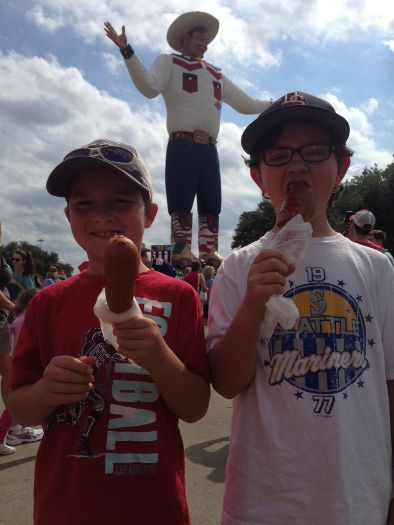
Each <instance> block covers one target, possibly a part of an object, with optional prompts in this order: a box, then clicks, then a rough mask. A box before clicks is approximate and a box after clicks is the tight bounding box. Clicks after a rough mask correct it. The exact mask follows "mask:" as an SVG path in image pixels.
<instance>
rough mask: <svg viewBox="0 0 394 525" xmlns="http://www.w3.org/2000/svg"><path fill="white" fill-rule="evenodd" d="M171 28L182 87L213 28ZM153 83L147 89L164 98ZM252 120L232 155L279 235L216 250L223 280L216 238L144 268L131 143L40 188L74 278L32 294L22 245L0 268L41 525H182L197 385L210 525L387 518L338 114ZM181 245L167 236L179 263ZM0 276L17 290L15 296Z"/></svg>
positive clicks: (376, 373)
mask: <svg viewBox="0 0 394 525" xmlns="http://www.w3.org/2000/svg"><path fill="white" fill-rule="evenodd" d="M186 18H187V20H188V23H189V24H190V23H191V20H193V17H186ZM182 20H184V19H182ZM201 20H209V18H208V19H207V17H205V18H204V17H203V18H202V19H201ZM214 27H216V26H214ZM182 28H183V29H182V30H183V31H184V34H183V35H182V34H181V35H180V37H181V40H180V44H179V45H180V46H181V47H180V50H181V52H186V51H185V49H188V50H189V51H190V49H191V48H190V47H186V48H185V47H184V45H186V44H187V43H189V42H191V41H192V42H194V41H195V40H197V41H198V42H199V45H196V46H195V48H194V49H195V50H197V51H194V54H195V55H196V56H197V58H199V59H200V60H195V58H196V57H195V56H193V57H184V56H183V55H182V56H181V59H182V60H181V62H182V64H183V65H184V66H185V64H186V65H187V66H188V67H187V68H186V69H187V71H188V72H187V73H185V74H184V76H183V82H184V83H186V85H187V86H188V87H189V88H190V83H191V82H192V79H193V78H194V77H193V73H192V72H193V71H194V69H195V68H197V67H198V68H199V69H200V66H201V68H209V67H211V66H210V65H209V64H206V63H205V62H204V61H203V60H202V58H203V55H204V52H205V50H206V47H207V43H209V41H210V39H212V38H213V37H212V34H213V33H214V32H215V29H213V30H211V29H210V28H207V27H205V26H204V25H203V24H202V23H201V25H199V26H197V27H196V26H193V25H191V26H190V27H189V26H187V24H186V26H185V25H183V26H182ZM106 29H107V35H108V36H109V37H110V38H111V39H112V40H113V41H114V42H115V43H116V44H117V45H118V46H119V47H120V49H121V52H122V55H123V56H124V58H125V60H126V65H127V67H128V68H129V72H130V74H131V75H132V78H133V80H134V81H135V82H136V78H137V80H138V75H140V77H141V78H145V77H146V76H147V73H146V71H145V69H144V68H143V66H142V64H141V63H140V62H139V60H138V59H137V57H136V56H135V54H134V50H133V49H132V48H131V46H130V44H128V43H127V39H126V35H125V30H124V29H123V30H122V33H121V34H120V35H118V34H117V33H116V32H115V31H114V30H113V28H112V26H111V25H110V24H108V23H107V24H106ZM178 30H180V29H179V27H178ZM212 31H213V33H212ZM215 34H216V33H215ZM204 38H205V40H204ZM170 40H171V39H170ZM171 41H172V40H171ZM176 45H177V44H176ZM182 50H183V51H182ZM171 56H172V55H171ZM168 60H169V59H168V57H167V58H166V59H165V60H164V62H165V63H167V62H168ZM170 60H171V61H173V60H175V61H176V60H180V59H179V57H178V58H177V57H176V56H175V58H171V59H170ZM162 61H163V60H161V61H159V65H158V66H157V67H159V66H160V63H161V62H162ZM185 67H186V66H185ZM167 70H168V68H166V67H162V68H161V69H160V70H159V73H161V75H162V76H163V75H165V71H167ZM215 71H216V70H215ZM210 74H212V72H211V73H210ZM133 75H134V76H133ZM148 78H149V79H150V80H151V81H152V82H153V80H154V79H153V80H152V78H151V76H148ZM160 78H161V77H160ZM156 80H157V79H156ZM194 81H196V79H194ZM194 81H193V82H194ZM152 82H151V84H152ZM213 85H214V86H215V89H216V91H217V90H219V88H221V84H220V83H219V85H217V84H213ZM226 85H227V81H226V83H224V84H223V86H224V87H225V86H226ZM152 86H153V84H152V85H151V91H150V94H151V96H155V94H157V93H159V92H162V91H163V90H162V89H159V88H160V87H162V86H156V88H157V89H153V87H152ZM233 89H235V86H233V87H231V88H230V90H233ZM216 91H215V93H216ZM224 96H225V93H223V97H224ZM224 100H225V98H224ZM170 107H171V104H170V105H169V108H170ZM264 108H265V109H264V110H263V112H262V113H261V114H260V115H259V116H258V117H257V118H256V119H255V120H253V121H252V122H251V123H250V124H249V125H248V126H247V127H246V129H245V130H244V132H243V134H242V138H241V146H242V148H243V150H244V152H245V153H246V154H247V155H248V158H247V159H246V163H247V165H248V167H249V172H250V176H251V178H252V181H253V182H254V183H255V185H256V187H257V188H258V189H257V191H258V193H259V194H261V195H263V197H264V198H267V199H269V200H270V201H271V203H272V205H273V207H274V209H275V215H276V223H275V225H274V227H273V228H272V230H271V231H268V232H266V233H265V234H264V235H263V236H262V237H261V238H260V239H258V240H256V241H255V242H253V243H252V244H249V245H247V246H245V247H243V248H241V249H239V250H236V251H234V252H232V253H231V254H230V255H228V256H227V257H226V258H225V259H224V260H223V261H222V262H221V258H220V262H221V264H219V265H216V266H218V269H217V271H216V268H215V265H214V264H212V265H211V264H208V263H209V261H210V260H215V261H216V262H217V258H216V256H215V254H216V251H215V250H216V240H215V238H213V240H212V239H211V241H212V242H211V241H210V244H209V254H210V257H209V258H208V257H205V258H202V260H196V258H191V259H192V260H191V261H190V262H191V264H190V266H188V267H185V268H184V269H183V271H182V275H181V274H180V273H179V270H177V269H176V268H174V267H173V265H172V264H171V261H167V260H165V259H159V258H154V259H153V260H152V258H151V252H150V250H149V249H148V248H147V247H146V246H145V245H144V244H143V242H142V241H143V238H144V235H145V233H146V229H148V228H149V227H150V226H151V225H152V223H153V222H154V220H155V217H156V214H157V209H158V207H157V204H156V203H155V200H154V194H153V187H152V182H151V179H150V175H149V170H148V168H147V166H146V164H145V162H144V160H143V159H142V157H141V155H140V154H139V153H138V151H137V149H136V148H134V147H133V146H131V145H129V144H126V143H121V142H118V141H114V140H112V139H98V140H94V141H92V142H89V143H87V144H83V145H82V146H80V147H78V148H76V149H74V150H72V151H70V152H68V153H67V154H66V155H65V156H64V158H63V160H61V161H59V163H58V164H57V165H56V166H55V167H54V168H53V169H52V171H51V173H50V174H49V177H48V179H47V185H46V188H47V191H48V193H49V194H50V195H53V196H55V197H60V198H63V199H65V203H66V208H65V214H66V217H67V221H68V223H69V225H70V228H71V232H72V235H73V236H74V239H75V242H76V243H77V244H78V245H79V246H80V247H81V248H82V249H83V250H84V251H85V252H86V259H87V260H86V261H85V262H84V263H83V270H82V271H80V272H79V273H78V274H76V275H74V276H71V277H70V278H68V279H66V280H59V281H58V279H59V276H58V274H57V272H56V269H54V268H50V269H48V274H47V276H46V279H45V281H44V283H43V286H42V287H41V289H40V290H39V291H38V292H37V291H34V292H33V291H32V290H34V288H35V283H34V279H33V276H34V264H33V261H32V260H31V258H30V257H29V255H28V254H27V252H23V251H21V250H16V251H15V252H14V253H13V255H12V261H11V262H12V266H13V270H11V269H10V268H7V266H8V265H7V263H6V261H4V264H3V263H2V268H1V271H2V273H1V275H2V278H3V275H4V281H3V282H2V283H1V285H2V290H3V293H2V294H1V296H0V299H1V303H0V341H1V344H2V346H1V352H0V363H1V366H2V368H1V373H2V378H3V381H2V395H3V399H4V402H5V405H6V407H7V408H6V412H5V415H4V414H3V415H4V421H3V422H2V426H1V425H0V429H1V428H3V430H2V432H3V434H4V429H5V432H7V431H8V435H9V436H13V435H14V430H13V429H11V430H8V429H9V428H10V425H11V424H12V423H13V422H14V424H15V425H19V427H18V428H17V430H16V432H26V429H29V432H36V433H37V434H36V437H37V439H39V440H41V443H40V447H39V450H38V454H37V458H36V467H35V490H34V522H35V524H36V525H52V524H53V523H57V524H58V525H68V524H69V523H85V522H86V523H96V524H103V525H104V524H107V523H114V524H118V525H122V524H126V523H130V520H131V521H132V523H133V524H134V525H157V524H159V523H160V524H161V525H189V523H190V518H189V510H188V504H187V498H186V486H185V462H184V449H183V443H182V438H181V434H180V431H179V426H178V421H179V420H182V421H186V422H188V423H194V422H196V421H199V420H200V419H201V418H203V417H204V416H205V414H206V411H207V409H208V406H209V401H210V386H211V385H212V386H213V388H214V389H215V390H216V391H217V392H218V393H219V394H220V395H222V396H223V397H225V398H228V399H233V407H232V423H231V429H230V440H229V455H228V459H227V466H226V477H225V487H224V501H223V508H222V519H221V523H222V525H247V524H251V523H253V524H255V525H288V524H289V523H294V524H295V525H301V524H302V525H316V524H319V525H342V524H346V525H356V524H357V525H358V524H359V523H368V525H383V524H385V525H394V503H393V501H394V499H393V476H392V458H393V452H392V450H393V440H394V421H392V420H391V418H390V415H391V414H394V352H393V349H392V341H393V338H394V323H393V316H394V271H393V266H392V263H393V261H392V257H391V254H388V252H387V250H385V249H384V248H383V245H384V241H385V236H384V232H383V231H382V230H376V229H374V228H375V226H376V220H375V216H374V214H373V212H372V211H370V210H367V209H361V210H358V211H357V212H355V213H354V214H352V216H351V217H350V219H349V225H348V233H347V234H346V235H343V234H342V233H340V232H337V231H335V230H334V229H333V228H332V226H331V225H330V223H329V221H328V218H327V209H328V207H329V206H330V205H331V204H332V203H333V202H334V200H335V198H337V197H338V195H339V193H340V191H339V190H340V187H341V184H342V181H343V180H344V177H345V176H346V173H347V171H348V168H349V166H350V162H351V157H352V154H353V152H352V150H351V149H350V148H349V147H348V145H347V141H348V138H349V134H350V127H349V124H348V122H347V121H346V119H345V118H344V117H343V116H341V115H340V114H338V113H337V112H336V111H335V109H334V108H333V107H332V105H331V104H330V103H328V102H327V101H326V100H324V99H321V98H319V97H317V96H314V95H311V94H309V93H305V92H301V91H294V92H290V93H286V94H285V95H283V96H281V97H279V98H278V99H276V100H275V101H273V102H272V103H270V104H268V105H266V104H264ZM215 120H218V119H215ZM170 131H171V130H170ZM171 132H172V131H171ZM182 133H183V132H182ZM193 137H194V134H193ZM193 137H192V138H193ZM179 138H182V139H183V140H191V138H190V137H189V138H186V135H183V136H182V137H178V138H177V137H171V135H170V139H171V140H172V139H174V141H175V143H174V141H172V144H171V149H172V148H173V147H176V146H177V142H176V141H177V140H178V139H179ZM208 138H209V137H208ZM211 138H212V137H211ZM214 138H215V140H216V134H215V135H214ZM193 140H194V138H193ZM208 142H209V141H208ZM211 144H212V145H213V143H212V142H211ZM184 146H185V144H183V147H182V148H180V150H181V151H184V149H185V147H184ZM212 153H213V154H214V157H215V158H216V152H215V151H214V152H212ZM189 160H190V159H189ZM177 175H179V172H178V171H177ZM182 175H183V176H184V177H185V181H183V182H184V185H185V184H186V185H187V178H186V175H187V170H186V171H185V170H184V171H183V172H182ZM240 181H242V174H240ZM240 184H242V182H240ZM182 187H183V186H182ZM170 198H171V196H170ZM216 208H217V207H216ZM170 211H171V209H170ZM172 211H173V212H174V214H175V215H177V221H178V222H179V216H178V215H179V209H177V208H174V209H173V210H172ZM189 211H190V210H184V213H186V212H187V213H188V212H189ZM211 211H212V210H211ZM219 211H220V210H219V209H216V211H215V214H216V215H215V217H216V218H217V216H218V213H219ZM175 215H174V217H175ZM175 222H176V221H175ZM175 222H174V223H172V226H174V228H175V229H174V232H173V233H174V236H175V237H176V234H175V233H176V232H175V230H176V228H178V227H179V224H177V225H176V224H175ZM216 226H217V224H216ZM216 226H215V228H212V229H211V230H212V231H210V230H209V228H208V230H209V231H210V233H211V234H212V232H213V231H214V232H215V235H216V233H217V228H216ZM181 229H182V228H181ZM176 231H178V230H176ZM178 233H179V232H178ZM183 233H185V232H183ZM186 233H187V232H186ZM119 234H121V235H123V236H125V237H127V238H128V239H130V240H132V241H133V242H134V244H135V246H136V247H137V254H138V260H137V261H135V265H136V268H135V269H136V272H135V274H136V276H135V280H134V277H133V281H132V282H131V281H129V272H128V268H124V267H122V265H121V264H120V263H119V259H118V258H117V257H115V256H114V257H113V258H112V259H110V260H108V254H107V247H108V245H109V243H110V239H111V237H114V236H116V235H119ZM213 237H215V236H213ZM175 240H176V239H175ZM190 241H191V237H188V236H187V235H186V236H185V237H184V238H183V241H182V242H183V244H182V243H181V244H182V250H186V252H187V253H188V257H187V258H189V255H190V253H189V252H190V250H189V246H190ZM175 244H176V243H175ZM127 245H128V243H124V246H127ZM206 255H207V253H206ZM216 255H217V254H216ZM184 256H185V253H183V255H182V257H184ZM3 266H4V270H3ZM81 269H82V266H81ZM7 274H8V278H7ZM133 275H134V274H133ZM112 277H116V279H114V280H113V279H112ZM7 279H8V280H9V282H10V283H12V284H14V285H16V286H17V287H18V288H19V291H18V295H17V298H16V299H15V301H14V299H13V298H10V297H9V296H7V293H8V292H7V288H6V284H7ZM126 279H127V280H128V283H129V284H128V287H126V286H125V285H124V283H125V282H126ZM56 281H58V282H56ZM113 281H114V282H115V285H114V286H112V285H110V283H112V282H113ZM119 283H120V284H119ZM22 290H23V291H22ZM132 291H133V294H132V293H131V292H132ZM8 295H9V294H8ZM119 302H120V303H121V304H122V308H121V309H119V308H118V307H117V305H118V303H119ZM27 303H28V306H27ZM125 305H127V306H125ZM26 306H27V307H26ZM10 312H12V313H13V314H14V316H16V318H15V321H14V322H13V323H12V325H11V328H10V324H9V314H10ZM284 312H286V315H282V314H283V313H284ZM204 319H205V322H206V321H207V322H208V326H207V327H205V326H204ZM48 323H50V324H49V327H48ZM10 333H14V336H15V337H14V339H15V340H16V341H17V342H16V347H15V350H13V351H12V352H11V351H10V350H11V343H10V341H11V338H10ZM206 334H207V335H206ZM10 354H12V357H11V361H12V362H11V366H10V367H9V370H8V366H9V365H8V363H9V359H10ZM5 363H7V364H5ZM7 376H8V379H7ZM5 379H7V382H6V381H5ZM2 419H3V416H2ZM41 424H42V425H43V429H44V434H43V435H42V430H40V429H38V430H37V429H36V428H37V427H39V426H40V425H41ZM14 428H15V426H14ZM4 435H5V434H4ZM0 437H1V434H0ZM7 443H8V442H4V440H3V445H2V446H3V447H8V449H7V448H5V449H3V450H5V452H4V453H7V450H8V453H10V452H13V450H10V449H11V447H10V445H8V444H7ZM15 444H16V442H15ZM125 495H127V497H125Z"/></svg>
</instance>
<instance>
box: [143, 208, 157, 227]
mask: <svg viewBox="0 0 394 525" xmlns="http://www.w3.org/2000/svg"><path fill="white" fill-rule="evenodd" d="M157 210H158V206H157V204H156V203H154V202H151V203H150V206H149V209H148V212H147V214H146V215H145V228H149V227H150V226H151V224H152V222H153V221H154V220H155V217H156V214H157Z"/></svg>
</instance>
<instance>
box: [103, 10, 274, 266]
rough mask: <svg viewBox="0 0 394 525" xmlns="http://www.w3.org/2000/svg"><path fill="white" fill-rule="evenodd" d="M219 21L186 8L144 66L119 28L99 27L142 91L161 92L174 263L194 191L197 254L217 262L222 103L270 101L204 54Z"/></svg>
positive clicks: (182, 256)
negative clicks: (162, 50) (165, 47)
mask: <svg viewBox="0 0 394 525" xmlns="http://www.w3.org/2000/svg"><path fill="white" fill-rule="evenodd" d="M218 30H219V21H218V20H217V19H216V18H215V17H214V16H212V15H210V14H208V13H204V12H201V11H195V12H189V13H184V14H182V15H181V16H179V17H178V18H176V20H175V21H174V22H173V23H172V24H171V25H170V27H169V29H168V31H167V42H168V43H169V45H170V46H171V47H172V48H173V49H174V50H175V51H177V53H172V54H162V55H160V56H158V57H157V58H156V60H155V62H154V63H153V65H152V67H151V69H150V70H149V71H148V70H147V69H146V68H145V67H144V66H143V64H142V63H141V61H140V60H139V59H138V57H137V56H136V54H135V52H134V50H133V48H132V47H131V46H130V44H128V42H127V37H126V30H125V27H124V26H123V27H122V33H121V34H118V33H117V32H116V31H115V30H114V28H113V27H112V25H111V24H110V23H109V22H106V23H105V32H106V34H107V36H108V38H110V39H111V40H112V41H113V42H114V43H115V44H116V45H117V46H118V47H119V49H120V52H121V54H122V55H123V57H124V59H125V63H126V66H127V69H128V71H129V74H130V76H131V79H132V81H133V83H134V84H135V86H136V88H137V89H138V90H139V91H140V92H141V93H142V94H143V95H145V96H146V97H148V98H154V97H156V96H158V95H159V94H162V95H163V98H164V101H165V104H166V110H167V130H168V134H169V140H168V146H167V154H166V169H165V182H166V194H167V205H168V212H169V214H170V215H171V244H172V262H173V264H175V265H177V266H184V265H186V264H190V262H191V260H193V259H194V258H195V256H194V255H193V253H192V251H191V245H192V225H193V222H192V213H191V210H192V207H193V202H194V199H195V197H196V195H197V210H198V219H199V230H198V246H199V258H200V259H202V260H203V261H205V262H206V263H207V264H211V265H214V266H216V267H217V266H218V265H219V264H220V262H221V260H222V258H221V257H220V255H219V254H218V252H217V250H218V234H219V214H220V211H221V182H220V168H219V159H218V154H217V149H216V139H217V136H218V133H219V127H220V114H221V108H222V102H226V103H227V104H229V105H230V106H231V107H232V108H234V109H235V110H236V111H238V112H240V113H244V114H253V113H260V112H261V111H263V110H264V109H266V108H267V107H268V105H269V104H270V102H268V101H262V100H255V99H252V98H251V97H249V96H248V95H247V94H246V93H244V92H243V91H242V90H241V89H239V88H238V87H237V86H236V85H235V84H233V83H232V82H231V80H229V79H228V78H227V77H226V76H225V75H224V74H223V73H222V71H221V69H220V68H218V67H216V66H213V65H212V64H210V63H208V62H206V61H205V60H204V59H203V57H204V54H205V52H206V51H207V48H208V44H210V43H211V42H212V40H213V39H214V38H215V36H216V35H217V32H218Z"/></svg>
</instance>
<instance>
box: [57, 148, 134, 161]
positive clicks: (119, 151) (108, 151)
mask: <svg viewBox="0 0 394 525" xmlns="http://www.w3.org/2000/svg"><path fill="white" fill-rule="evenodd" d="M72 157H99V158H100V157H101V158H102V159H104V160H108V161H109V162H114V163H115V164H131V163H132V162H133V159H134V155H133V153H132V152H131V151H129V150H127V149H125V148H121V147H119V146H98V147H95V148H80V149H76V150H74V151H71V152H70V153H68V154H67V155H66V156H65V157H64V160H67V159H71V158H72Z"/></svg>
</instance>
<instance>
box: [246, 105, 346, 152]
mask: <svg viewBox="0 0 394 525" xmlns="http://www.w3.org/2000/svg"><path fill="white" fill-rule="evenodd" d="M292 120H308V121H310V122H315V123H317V124H321V125H322V126H323V127H325V128H328V129H330V130H331V131H332V132H333V133H334V134H335V137H336V138H337V140H338V141H339V142H340V143H341V144H345V142H346V141H347V139H348V137H349V133H350V127H349V124H348V122H347V121H346V120H345V119H344V118H343V117H341V115H338V113H331V112H329V111H327V110H326V109H322V108H318V107H312V106H303V105H302V106H301V105H300V106H298V105H294V106H291V107H287V108H286V109H283V108H279V109H277V110H275V111H272V113H268V114H266V115H264V116H263V117H261V118H257V119H256V120H255V121H254V122H252V123H251V124H250V125H249V126H248V127H247V128H246V129H245V131H244V132H243V134H242V138H241V144H242V147H243V149H244V150H245V151H246V153H249V154H252V153H255V150H256V148H257V147H260V146H263V145H264V144H263V140H264V136H265V135H267V133H268V132H269V131H271V130H272V129H273V128H275V127H276V126H280V125H281V124H284V123H286V122H290V121H292Z"/></svg>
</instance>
